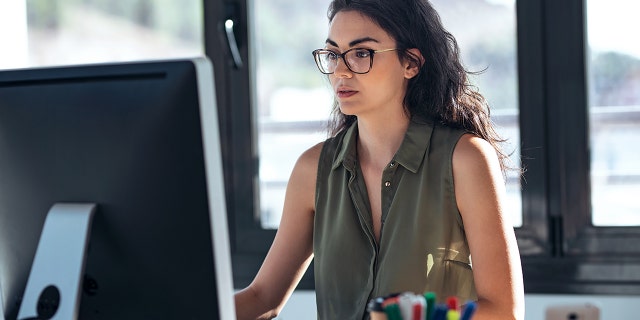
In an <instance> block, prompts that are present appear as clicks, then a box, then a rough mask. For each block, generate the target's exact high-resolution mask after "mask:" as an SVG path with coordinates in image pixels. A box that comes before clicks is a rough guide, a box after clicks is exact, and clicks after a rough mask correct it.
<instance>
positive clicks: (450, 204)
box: [313, 120, 476, 320]
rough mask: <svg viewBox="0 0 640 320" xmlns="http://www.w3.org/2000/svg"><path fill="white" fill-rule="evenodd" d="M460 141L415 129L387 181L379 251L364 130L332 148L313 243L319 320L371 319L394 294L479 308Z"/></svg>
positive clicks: (324, 164)
mask: <svg viewBox="0 0 640 320" xmlns="http://www.w3.org/2000/svg"><path fill="white" fill-rule="evenodd" d="M463 134H464V131H462V130H457V129H451V128H448V127H444V126H441V125H433V124H431V123H430V122H427V121H416V120H414V121H412V122H411V124H410V125H409V128H408V130H407V133H406V134H405V137H404V141H403V142H402V145H401V146H400V149H399V150H398V152H397V153H396V155H395V156H394V158H393V160H392V161H391V162H390V163H389V165H388V166H387V168H386V169H385V170H384V172H383V174H382V181H381V184H382V230H381V235H380V241H379V243H378V242H376V240H375V237H374V234H373V224H372V218H371V209H370V205H369V199H368V195H367V189H366V185H365V182H364V179H363V177H362V173H361V171H360V166H359V163H358V159H357V154H356V141H357V135H358V130H357V122H356V123H354V124H353V125H352V126H351V127H350V128H348V129H346V130H343V131H342V132H341V133H339V134H338V135H336V136H335V137H333V138H329V139H328V140H327V141H325V143H324V146H323V149H322V153H321V156H320V162H319V164H318V179H317V185H316V212H315V221H314V235H313V250H314V256H315V258H314V273H315V284H316V302H317V308H318V319H331V320H335V319H340V320H348V319H367V318H368V315H367V313H366V305H367V303H368V301H369V300H370V299H371V298H374V297H378V296H384V295H387V294H390V293H394V292H404V291H410V292H414V293H424V292H427V291H431V292H435V293H436V295H437V297H438V299H439V300H440V301H443V300H444V299H446V298H447V297H449V296H457V297H458V298H459V299H460V300H461V301H467V300H476V293H475V285H474V282H473V274H472V271H471V259H470V252H469V246H468V244H467V239H466V237H465V233H464V228H463V224H462V218H461V216H460V212H459V211H458V208H457V205H456V199H455V193H454V187H453V173H452V162H451V159H452V154H453V149H454V147H455V145H456V143H457V142H458V140H459V139H460V137H461V136H462V135H463Z"/></svg>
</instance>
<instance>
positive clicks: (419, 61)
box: [404, 48, 424, 79]
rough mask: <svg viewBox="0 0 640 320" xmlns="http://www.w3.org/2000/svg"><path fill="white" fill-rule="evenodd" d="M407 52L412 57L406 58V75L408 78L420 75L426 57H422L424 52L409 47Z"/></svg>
mask: <svg viewBox="0 0 640 320" xmlns="http://www.w3.org/2000/svg"><path fill="white" fill-rule="evenodd" d="M407 53H408V54H409V56H410V58H409V59H406V60H405V64H404V68H405V69H404V77H405V78H406V79H411V78H413V77H415V76H417V75H418V73H419V72H420V68H422V65H423V64H424V58H423V57H422V53H420V50H418V49H417V48H411V49H407Z"/></svg>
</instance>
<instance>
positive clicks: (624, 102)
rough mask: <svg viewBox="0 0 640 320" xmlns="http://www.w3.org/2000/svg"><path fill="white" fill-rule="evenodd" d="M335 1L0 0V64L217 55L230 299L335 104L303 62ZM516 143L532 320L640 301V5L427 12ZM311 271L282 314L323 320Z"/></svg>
mask: <svg viewBox="0 0 640 320" xmlns="http://www.w3.org/2000/svg"><path fill="white" fill-rule="evenodd" d="M328 3H329V0H307V1H296V0H203V1H200V0H184V1H168V0H56V1H45V0H2V1H0V45H1V48H2V50H0V69H12V68H25V67H39V66H52V65H69V64H86V63H100V62H112V61H138V60H156V59H170V58H180V57H192V56H198V55H207V56H209V57H210V58H211V60H212V61H213V64H214V70H215V76H216V90H217V93H218V102H219V110H218V112H219V115H220V119H221V120H220V122H221V136H222V140H223V156H224V166H225V184H226V191H227V206H228V212H229V228H230V233H231V239H230V240H231V246H232V248H231V249H232V254H233V260H232V263H233V271H234V283H235V286H236V288H242V287H243V286H245V285H247V284H248V283H249V282H250V281H251V279H252V277H253V275H255V273H256V272H257V270H258V268H259V266H260V263H261V262H262V259H263V258H264V256H265V254H266V251H267V250H268V248H269V246H270V243H271V240H272V239H273V236H274V234H275V230H276V229H277V227H278V222H279V219H280V213H281V210H282V203H283V200H284V190H285V187H286V183H287V179H288V176H289V173H290V171H291V169H292V167H293V164H294V161H295V160H296V159H297V157H298V155H299V154H300V153H301V152H302V151H303V150H305V149H307V148H308V147H310V146H312V145H314V144H316V143H317V142H320V141H322V140H324V139H325V138H326V137H327V133H326V130H325V126H326V121H327V119H328V118H329V113H330V108H331V105H332V97H331V95H332V93H331V90H330V88H329V86H328V82H327V81H326V78H325V77H324V76H322V75H321V74H320V73H319V72H317V70H316V67H315V65H314V62H313V59H312V56H311V51H312V50H313V49H316V48H319V47H322V46H323V45H324V39H325V38H326V34H327V26H328V23H327V18H326V9H327V5H328ZM432 3H433V5H434V6H435V7H436V8H437V10H438V11H439V12H440V14H441V17H442V20H443V22H444V24H445V26H446V27H447V28H448V29H449V31H451V33H453V34H454V36H455V37H456V38H457V39H458V42H459V45H460V47H461V54H462V57H463V61H464V63H465V65H466V67H467V68H468V69H469V70H470V71H478V72H479V73H478V74H477V75H474V76H473V77H472V81H473V83H474V85H476V86H477V87H478V88H479V90H480V91H481V92H482V93H483V94H484V95H485V96H486V97H487V99H488V100H489V103H490V105H491V106H492V110H491V114H492V117H493V119H494V121H495V122H496V124H497V125H498V127H499V128H500V130H501V133H502V135H503V136H504V137H505V138H507V143H506V149H507V150H509V151H511V152H512V162H513V164H514V165H517V166H521V167H523V168H524V170H525V173H524V175H523V176H522V177H519V176H518V174H517V173H515V172H514V173H513V174H510V175H508V176H507V187H508V188H507V189H508V207H509V212H510V214H511V215H512V221H513V222H514V228H515V230H516V235H517V238H518V244H519V247H520V252H521V256H522V261H523V270H524V275H525V290H526V308H527V311H526V315H527V319H533V320H535V319H543V318H544V310H545V308H547V307H548V306H550V305H557V304H580V303H591V304H595V305H596V306H598V307H599V308H600V309H601V318H602V319H614V318H616V317H617V318H623V317H626V318H632V317H633V316H634V313H633V309H634V307H633V306H634V305H636V304H638V303H640V246H638V245H637V244H638V243H639V242H638V241H639V240H640V201H638V195H639V194H640V161H638V158H640V144H639V143H638V141H639V140H640V43H639V42H638V41H637V31H638V30H640V21H639V20H638V19H637V18H636V14H637V12H640V3H636V1H628V0H563V1H557V0H432ZM314 299H315V297H314V294H313V269H312V268H310V270H309V271H308V272H307V274H306V275H305V277H304V278H303V280H302V282H301V283H300V285H299V287H298V290H297V291H296V292H295V293H294V294H293V296H292V298H291V300H290V301H289V303H288V304H287V306H286V307H285V309H284V311H283V312H282V314H281V315H280V316H279V319H313V317H314V316H315V300H314Z"/></svg>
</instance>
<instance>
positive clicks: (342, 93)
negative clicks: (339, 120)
mask: <svg viewBox="0 0 640 320" xmlns="http://www.w3.org/2000/svg"><path fill="white" fill-rule="evenodd" d="M356 93H358V91H355V90H338V92H337V96H338V98H349V97H351V96H353V95H354V94H356Z"/></svg>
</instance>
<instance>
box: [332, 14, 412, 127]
mask: <svg viewBox="0 0 640 320" xmlns="http://www.w3.org/2000/svg"><path fill="white" fill-rule="evenodd" d="M352 48H366V49H373V50H386V49H395V48H396V42H395V40H394V39H393V38H392V37H391V36H390V35H389V34H388V33H387V32H386V31H385V30H383V29H382V28H380V26H378V25H377V24H376V23H374V22H373V21H372V20H371V19H369V18H368V17H367V16H365V15H362V14H361V13H359V12H357V11H340V12H338V13H337V14H336V15H335V16H334V18H333V20H332V21H331V24H330V26H329V37H328V38H327V42H326V49H328V50H332V51H335V52H337V53H343V52H345V51H347V50H349V49H352ZM373 56H374V58H373V66H372V67H371V70H370V71H369V72H368V73H366V74H357V73H354V72H352V71H351V70H349V69H348V68H347V67H346V66H345V64H344V60H342V59H339V61H338V65H337V68H336V70H335V72H334V73H333V74H331V75H329V79H330V81H331V85H332V87H333V90H334V94H335V96H336V99H337V101H338V103H339V105H340V110H341V111H342V113H344V114H348V115H356V116H358V117H359V118H360V117H364V116H367V117H368V116H371V115H375V116H377V117H389V116H392V115H394V114H397V113H398V112H401V113H404V110H403V107H402V105H403V100H404V96H405V92H406V87H407V81H408V74H407V69H408V64H407V63H404V62H401V61H400V59H399V58H398V53H397V51H387V52H379V53H374V55H373ZM409 78H410V77H409Z"/></svg>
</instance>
